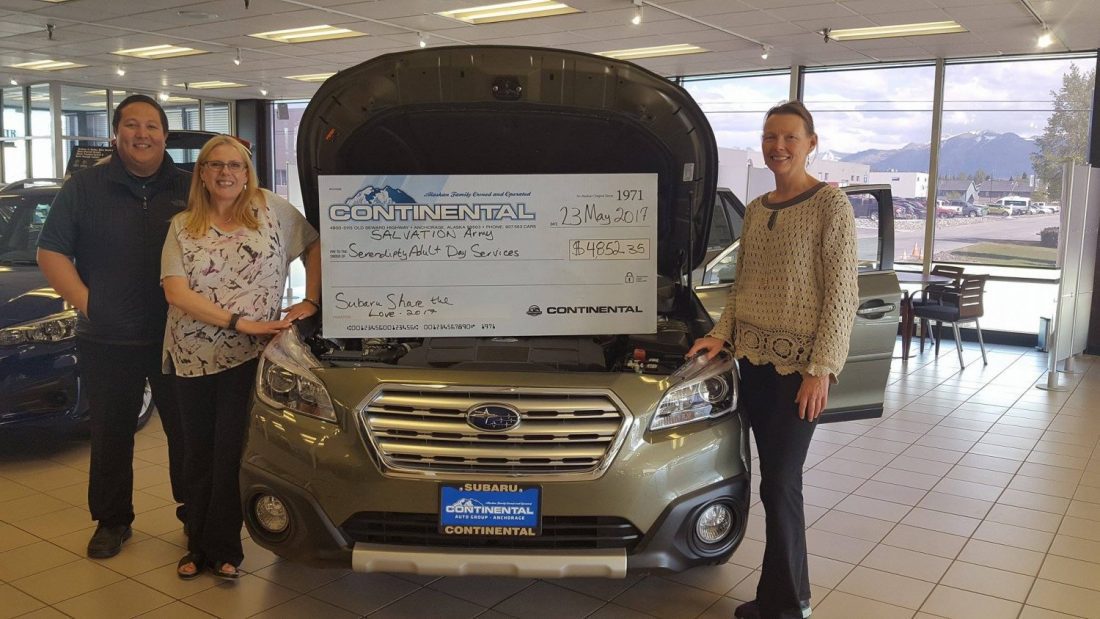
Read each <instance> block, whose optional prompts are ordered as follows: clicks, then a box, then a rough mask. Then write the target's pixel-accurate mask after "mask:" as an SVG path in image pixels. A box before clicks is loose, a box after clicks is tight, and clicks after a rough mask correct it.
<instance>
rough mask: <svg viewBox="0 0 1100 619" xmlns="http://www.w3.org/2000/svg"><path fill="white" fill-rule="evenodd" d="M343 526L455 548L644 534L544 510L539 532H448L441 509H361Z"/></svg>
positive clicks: (607, 544)
mask: <svg viewBox="0 0 1100 619" xmlns="http://www.w3.org/2000/svg"><path fill="white" fill-rule="evenodd" d="M340 528H341V530H343V532H344V534H345V535H346V536H347V537H348V538H349V539H351V540H352V541H355V542H360V543H364V544H393V545H398V546H432V547H444V546H445V547H451V548H516V549H534V550H540V549H541V550H546V549H552V548H560V549H601V548H625V549H626V550H627V551H628V552H629V551H631V550H633V549H634V546H635V545H636V544H637V543H638V541H639V540H640V539H641V537H642V534H641V532H640V531H638V529H637V528H635V527H634V525H632V524H630V522H628V521H626V520H624V519H622V518H613V517H604V516H543V517H542V533H541V534H540V535H537V536H535V537H491V536H479V535H469V536H468V535H461V536H460V535H443V534H441V533H439V516H438V515H437V514H406V513H396V512H359V513H357V514H353V515H352V516H351V517H350V518H348V519H347V520H346V521H345V522H344V524H343V525H341V527H340Z"/></svg>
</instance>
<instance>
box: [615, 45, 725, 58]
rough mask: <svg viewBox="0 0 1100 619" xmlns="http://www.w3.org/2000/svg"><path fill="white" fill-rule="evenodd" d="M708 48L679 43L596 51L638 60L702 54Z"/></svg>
mask: <svg viewBox="0 0 1100 619" xmlns="http://www.w3.org/2000/svg"><path fill="white" fill-rule="evenodd" d="M705 51H707V50H705V49H703V48H702V47H699V46H697V45H691V44H688V43H678V44H676V45H658V46H656V47H635V48H633V49H613V50H611V51H607V52H596V53H597V54H598V55H600V56H606V57H608V58H615V59H616V60H637V59H639V58H657V57H660V56H682V55H684V54H700V53H702V52H705Z"/></svg>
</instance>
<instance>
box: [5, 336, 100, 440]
mask: <svg viewBox="0 0 1100 619" xmlns="http://www.w3.org/2000/svg"><path fill="white" fill-rule="evenodd" d="M86 409H87V406H86V404H85V402H84V400H83V399H82V393H81V389H80V375H79V372H78V370H77V363H76V345H75V344H74V343H73V342H59V343H56V344H52V343H41V344H27V345H22V346H15V347H11V348H0V428H2V427H11V426H22V425H47V424H53V423H71V422H76V421H80V419H81V417H82V416H83V415H85V414H86Z"/></svg>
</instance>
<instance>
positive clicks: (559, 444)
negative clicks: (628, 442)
mask: <svg viewBox="0 0 1100 619" xmlns="http://www.w3.org/2000/svg"><path fill="white" fill-rule="evenodd" d="M487 403H493V404H502V405H505V406H508V407H511V408H513V409H514V410H516V411H518V412H519V416H520V423H519V425H518V426H517V427H515V428H512V429H510V430H506V431H503V432H488V431H485V430H480V429H477V428H474V427H472V426H471V425H469V424H467V423H466V414H467V412H468V411H470V410H471V409H473V408H475V407H478V406H481V405H484V404H487ZM360 415H361V420H362V425H363V427H364V429H365V430H366V433H367V435H368V438H369V439H370V442H371V444H372V445H373V446H374V448H375V449H376V450H377V452H378V454H379V456H380V457H381V459H382V463H383V465H384V466H385V467H386V468H387V469H388V470H389V471H390V472H401V473H408V474H414V475H418V476H431V477H433V478H437V479H439V478H443V479H446V478H455V479H458V478H462V479H466V478H468V477H469V476H470V475H490V476H501V475H507V476H526V477H562V476H566V477H574V478H576V477H587V478H594V477H597V476H599V475H600V474H602V472H603V471H604V470H605V469H606V468H607V466H608V465H609V464H610V462H611V460H612V459H613V458H614V454H615V451H616V450H617V449H618V446H619V445H620V444H621V443H622V438H623V436H624V433H625V429H626V427H627V425H628V421H629V416H628V415H627V414H625V413H624V412H623V407H620V406H619V405H618V404H617V402H616V400H615V399H614V398H613V397H612V396H611V395H610V394H609V393H606V392H603V391H593V392H589V393H578V392H576V391H570V392H568V393H566V392H551V391H545V392H538V393H528V392H524V393H522V394H517V393H514V392H507V391H504V390H501V391H491V390H476V391H475V390H468V389H456V388H447V389H440V390H437V389H432V390H427V389H417V390H408V389H406V388H404V387H403V386H398V387H395V386H388V385H387V386H384V387H383V388H381V389H379V390H377V391H375V392H374V393H373V394H372V395H371V396H370V397H368V398H367V400H366V402H365V404H364V405H363V406H362V407H361V409H360Z"/></svg>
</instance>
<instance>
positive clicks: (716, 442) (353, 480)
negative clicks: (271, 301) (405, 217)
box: [241, 45, 899, 577]
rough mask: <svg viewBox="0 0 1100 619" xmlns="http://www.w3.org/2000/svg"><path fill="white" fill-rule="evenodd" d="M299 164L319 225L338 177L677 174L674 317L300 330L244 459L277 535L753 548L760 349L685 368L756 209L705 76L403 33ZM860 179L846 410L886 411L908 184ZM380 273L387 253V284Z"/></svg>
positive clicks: (345, 543) (430, 560) (569, 550)
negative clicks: (701, 102)
mask: <svg viewBox="0 0 1100 619" xmlns="http://www.w3.org/2000/svg"><path fill="white" fill-rule="evenodd" d="M298 162H299V170H301V182H302V190H303V200H304V203H305V211H306V215H307V217H308V218H309V219H310V220H311V221H312V222H313V223H314V225H318V223H319V220H320V215H319V211H320V209H321V208H328V207H323V206H322V205H321V198H320V197H319V193H318V187H319V177H320V176H323V175H370V176H371V177H375V176H383V175H386V176H387V177H398V176H401V175H490V174H509V175H540V176H545V175H577V174H624V173H645V174H653V175H655V176H656V179H657V181H656V182H657V191H656V194H657V206H658V208H657V214H656V231H657V232H656V238H657V242H656V247H657V252H656V272H657V277H656V280H657V285H656V297H657V299H656V301H657V303H656V308H657V311H656V314H657V315H656V321H655V322H656V329H655V332H654V331H651V332H648V333H646V332H642V333H631V332H625V333H624V332H614V331H610V332H591V331H590V332H587V333H585V334H583V335H575V336H565V337H558V336H549V337H546V336H521V337H390V338H354V337H339V338H338V339H330V338H327V337H322V335H321V332H320V331H319V329H318V325H317V324H303V325H300V328H293V329H291V330H288V331H284V332H283V333H282V334H280V335H279V336H277V337H276V338H275V339H274V340H273V341H272V342H271V344H269V346H268V347H267V348H266V350H265V351H264V353H263V356H262V359H261V362H260V366H259V370H258V373H257V384H256V392H255V397H254V399H253V405H252V416H251V420H250V425H249V435H248V444H247V447H246V449H245V453H244V456H243V461H242V466H241V491H242V497H241V498H242V506H243V511H244V514H245V522H246V525H247V527H248V529H249V532H250V534H251V536H252V539H253V540H255V541H256V542H257V543H259V544H260V545H262V546H264V547H265V548H268V549H271V550H272V551H274V552H275V553H277V554H279V555H281V556H283V557H286V558H289V559H292V560H295V561H302V562H307V563H312V564H317V565H327V566H332V567H341V568H352V569H354V570H356V571H363V572H375V571H381V572H408V573H416V574H433V575H475V574H480V575H493V576H524V577H573V576H597V577H622V576H623V575H625V574H626V573H627V572H628V571H680V570H685V569H688V568H691V567H693V566H697V565H709V564H717V563H722V562H725V561H726V560H727V559H728V558H729V556H730V555H731V554H732V553H733V552H734V551H735V549H736V548H737V546H738V544H739V543H740V541H741V539H742V537H743V535H744V531H745V525H746V523H747V516H748V506H749V492H750V490H749V489H750V465H751V452H750V448H749V440H748V436H749V433H748V428H747V424H746V423H745V421H744V420H743V419H742V418H741V416H740V415H739V414H738V413H737V388H738V380H737V370H736V365H735V364H734V363H733V360H732V359H729V358H728V356H727V357H726V358H725V359H722V360H720V361H719V362H717V363H713V364H704V365H703V367H701V368H696V371H690V370H689V371H687V372H685V371H683V370H682V369H681V367H682V364H684V354H685V353H686V352H687V350H688V348H689V347H690V346H691V343H692V341H693V340H694V339H695V338H697V337H699V336H701V335H703V334H705V333H707V332H708V331H709V330H710V329H711V327H712V326H713V323H714V319H715V318H716V317H717V316H718V315H719V314H720V313H721V311H722V307H723V306H724V304H725V301H726V297H727V295H728V291H729V286H730V284H731V282H732V281H733V280H734V279H735V277H736V273H735V261H734V257H735V255H736V251H737V243H738V240H737V239H738V237H739V232H740V216H741V213H742V211H740V204H739V203H737V201H736V198H734V197H733V195H732V194H730V193H728V192H718V191H717V189H716V185H717V180H718V179H717V172H718V150H717V146H716V143H715V138H714V134H713V131H712V129H711V127H710V125H709V123H708V121H707V119H706V117H705V116H704V114H703V112H702V111H701V110H700V108H699V106H698V105H697V104H696V103H695V101H693V100H692V99H691V97H690V96H689V95H688V94H687V92H686V91H685V90H683V89H682V88H680V87H679V86H677V85H676V84H674V83H672V82H671V81H669V80H667V79H664V78H662V77H660V76H659V75H657V74H655V73H652V72H650V71H648V70H645V69H643V68H640V67H638V66H636V65H633V64H631V63H628V62H623V61H618V60H612V59H609V58H604V57H600V56H594V55H590V54H584V53H579V52H572V51H564V50H552V49H538V48H528V47H505V46H476V45H474V46H463V47H453V48H434V49H427V50H414V51H411V52H402V53H397V54H389V55H385V56H381V57H378V58H375V59H373V60H370V61H367V62H365V63H363V64H361V65H358V66H356V67H352V68H349V69H347V70H345V71H342V72H340V73H337V74H336V75H335V76H334V77H332V78H330V79H329V80H328V81H327V82H326V83H325V84H324V85H322V86H321V88H320V89H319V90H318V92H317V93H316V95H315V96H314V97H313V99H312V101H311V102H310V104H309V106H308V108H307V109H306V111H305V114H304V116H303V118H302V122H301V126H300V129H299V143H298ZM564 178H565V177H564V176H563V179H564ZM563 182H564V180H563ZM844 190H845V191H847V192H850V193H851V194H853V195H855V196H856V197H857V201H858V202H859V203H860V205H861V207H864V210H863V212H861V213H860V215H861V217H860V225H859V230H858V236H859V239H858V240H859V257H860V302H861V306H860V309H859V312H858V315H857V317H856V319H855V320H856V325H855V329H854V331H853V335H852V346H851V353H850V355H849V358H848V362H847V365H846V368H845V370H844V375H843V376H842V377H841V378H840V384H839V385H837V386H836V388H835V389H834V390H833V392H832V394H831V396H830V400H829V404H830V405H831V406H830V408H829V409H828V410H827V411H826V412H825V414H824V418H827V419H830V420H843V419H852V418H866V417H876V416H881V414H882V406H883V392H884V389H885V386H886V382H887V378H888V374H889V368H890V355H891V352H892V350H893V348H894V342H895V336H896V332H897V323H898V309H899V308H898V302H899V290H898V284H897V279H896V277H895V276H894V273H893V270H892V262H891V260H892V258H891V257H892V255H893V247H892V243H893V237H892V233H893V205H892V203H891V200H890V198H889V195H890V194H889V186H885V185H880V186H871V187H863V188H857V187H851V188H845V189H844ZM872 203H873V204H874V206H873V208H872ZM872 212H873V215H874V216H873V217H872ZM363 241H364V243H367V242H369V240H368V239H367V238H366V237H364V238H363ZM322 251H323V252H328V253H327V254H326V255H332V252H338V251H340V250H339V248H336V247H323V248H322ZM379 268H387V265H383V264H380V265H371V266H370V267H364V268H363V269H362V278H363V280H362V282H361V283H362V284H363V285H364V286H369V285H370V284H371V283H372V280H371V273H377V269H379ZM472 272H473V271H472ZM329 294H333V293H332V291H331V290H327V291H326V292H325V294H324V295H323V298H322V301H321V304H322V306H326V304H329V303H330V301H332V300H331V299H328V298H326V295H329ZM486 294H488V295H492V294H495V295H498V297H494V298H488V297H487V299H486V301H487V302H489V305H490V306H491V305H492V303H493V302H498V303H499V302H501V301H503V300H504V296H499V295H506V294H508V293H505V292H494V293H486ZM330 306H331V305H330ZM529 313H530V312H529ZM566 352H567V353H569V354H568V355H565V354H564V353H566ZM555 353H562V354H555ZM639 359H641V360H644V362H640V361H639ZM651 361H652V362H651ZM696 365H697V364H696ZM689 367H691V364H689ZM468 493H478V494H480V495H482V496H484V497H485V498H484V499H481V498H479V499H478V500H469V499H466V498H462V497H465V496H467V494H468ZM455 497H460V498H459V499H458V500H455ZM532 498H533V501H532V500H531V499H532ZM480 500H483V501H490V502H493V503H492V504H489V503H485V504H482V503H479V502H478V501H480ZM516 501H521V502H523V507H522V509H521V510H520V511H517V512H516V514H518V515H519V516H521V517H522V518H523V519H524V520H523V521H522V522H524V524H523V525H522V526H519V525H516V526H489V527H480V526H456V525H454V524H453V522H454V516H455V514H467V513H468V514H474V515H480V514H491V513H492V514H495V513H497V512H496V511H494V510H505V511H501V512H500V513H501V514H504V515H508V516H510V514H512V512H510V511H507V510H510V509H513V507H512V506H514V505H516ZM521 512H522V513H521ZM528 518H529V519H530V520H527V519H528Z"/></svg>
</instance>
